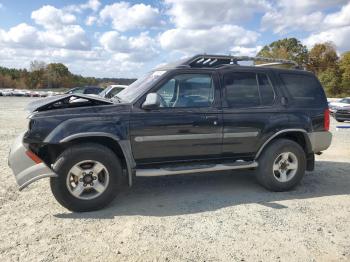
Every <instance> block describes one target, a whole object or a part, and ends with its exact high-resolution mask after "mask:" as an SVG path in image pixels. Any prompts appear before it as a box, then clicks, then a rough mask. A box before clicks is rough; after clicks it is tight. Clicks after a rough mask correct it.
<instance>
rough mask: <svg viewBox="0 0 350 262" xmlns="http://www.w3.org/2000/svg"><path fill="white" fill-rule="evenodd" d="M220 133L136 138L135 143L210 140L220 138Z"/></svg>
mask: <svg viewBox="0 0 350 262" xmlns="http://www.w3.org/2000/svg"><path fill="white" fill-rule="evenodd" d="M221 136H222V135H221V133H212V134H189V135H162V136H137V137H135V141H136V142H150V141H172V140H191V139H210V138H221Z"/></svg>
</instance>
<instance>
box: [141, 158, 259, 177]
mask: <svg viewBox="0 0 350 262" xmlns="http://www.w3.org/2000/svg"><path fill="white" fill-rule="evenodd" d="M257 166H258V162H255V161H254V162H249V164H244V163H243V164H239V165H234V164H232V165H223V164H217V165H215V166H212V167H205V168H193V169H182V170H168V169H164V168H160V169H157V168H152V169H136V176H141V177H152V176H167V175H179V174H192V173H199V172H212V171H223V170H235V169H247V168H255V167H257Z"/></svg>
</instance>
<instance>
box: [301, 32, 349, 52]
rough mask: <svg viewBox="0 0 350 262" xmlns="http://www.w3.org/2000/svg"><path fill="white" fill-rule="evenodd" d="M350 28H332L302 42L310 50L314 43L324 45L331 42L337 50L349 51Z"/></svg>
mask: <svg viewBox="0 0 350 262" xmlns="http://www.w3.org/2000/svg"><path fill="white" fill-rule="evenodd" d="M349 39H350V26H345V27H341V28H333V29H329V30H325V31H322V32H318V33H313V34H311V35H310V36H309V37H307V38H306V39H304V40H303V42H304V43H305V44H306V45H307V46H308V47H309V48H311V47H312V46H313V45H315V44H316V43H324V42H328V41H331V42H333V43H335V44H336V46H337V48H338V50H340V51H346V50H350V42H349Z"/></svg>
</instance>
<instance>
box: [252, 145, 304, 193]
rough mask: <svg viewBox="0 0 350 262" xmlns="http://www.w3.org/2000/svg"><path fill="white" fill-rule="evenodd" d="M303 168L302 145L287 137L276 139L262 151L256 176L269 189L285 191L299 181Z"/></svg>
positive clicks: (302, 174)
mask: <svg viewBox="0 0 350 262" xmlns="http://www.w3.org/2000/svg"><path fill="white" fill-rule="evenodd" d="M305 170H306V155H305V152H304V150H303V149H302V147H301V146H300V145H299V144H297V143H296V142H294V141H292V140H289V139H277V140H275V141H273V142H272V143H271V144H270V145H269V146H268V147H267V148H266V149H265V150H264V151H263V152H262V155H261V157H260V158H259V166H258V168H257V173H256V177H257V180H258V181H259V183H260V184H261V185H263V186H264V187H265V188H267V189H269V190H272V191H287V190H290V189H292V188H293V187H295V186H296V185H297V184H298V183H299V182H300V181H301V179H302V178H303V176H304V174H305Z"/></svg>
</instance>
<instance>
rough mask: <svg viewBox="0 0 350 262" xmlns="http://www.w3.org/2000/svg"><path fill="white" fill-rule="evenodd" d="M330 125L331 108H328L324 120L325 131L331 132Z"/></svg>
mask: <svg viewBox="0 0 350 262" xmlns="http://www.w3.org/2000/svg"><path fill="white" fill-rule="evenodd" d="M329 123H330V118H329V108H327V109H326V110H324V119H323V124H324V129H325V130H326V131H328V130H329Z"/></svg>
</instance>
